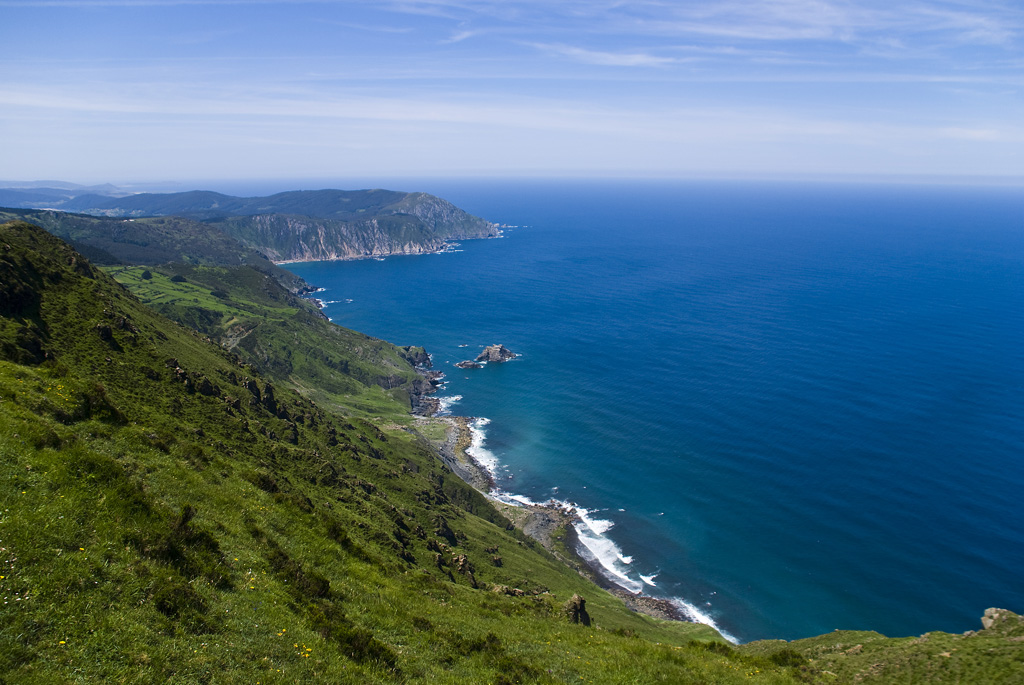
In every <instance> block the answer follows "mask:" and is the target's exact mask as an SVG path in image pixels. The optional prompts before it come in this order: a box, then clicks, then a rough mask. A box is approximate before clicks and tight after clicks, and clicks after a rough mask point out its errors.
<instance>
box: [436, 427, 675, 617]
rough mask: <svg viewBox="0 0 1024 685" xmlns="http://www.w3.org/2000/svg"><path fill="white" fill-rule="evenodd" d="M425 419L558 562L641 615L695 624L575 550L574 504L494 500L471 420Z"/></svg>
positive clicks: (445, 449) (463, 471) (460, 464)
mask: <svg viewBox="0 0 1024 685" xmlns="http://www.w3.org/2000/svg"><path fill="white" fill-rule="evenodd" d="M421 420H432V421H443V422H444V423H445V424H446V429H445V434H446V435H445V441H444V442H443V443H442V444H440V445H437V448H438V453H439V454H440V456H441V459H442V461H444V463H445V464H446V465H447V466H448V467H449V468H450V469H451V470H452V471H453V472H454V473H455V474H456V475H457V476H459V478H461V479H462V480H464V481H466V482H467V483H469V484H470V485H471V486H473V487H474V488H476V489H477V490H479V491H480V492H482V493H483V494H485V495H488V496H489V497H490V500H491V503H492V504H494V506H495V507H497V509H498V510H499V511H500V512H501V513H502V514H504V515H505V517H506V518H508V519H509V520H510V521H511V522H512V523H513V525H515V526H516V527H517V528H519V529H520V530H522V531H523V533H525V534H526V535H528V536H530V537H531V538H533V539H534V540H536V541H537V542H539V543H540V544H541V545H542V546H543V547H544V549H546V550H547V551H548V552H550V553H551V554H553V555H554V556H555V557H556V558H557V559H559V561H561V562H562V563H564V564H566V565H567V566H569V567H570V568H572V569H575V570H576V572H577V573H579V574H580V575H582V576H583V577H584V578H587V579H589V580H591V581H592V582H594V583H595V584H597V585H599V586H600V587H602V588H604V589H605V590H607V591H609V592H610V593H612V594H613V595H615V596H616V597H619V598H620V599H622V600H623V602H625V604H626V606H627V607H629V608H630V609H631V610H633V611H635V612H637V613H642V614H646V615H648V616H653V617H654V618H660V619H665V620H671V621H686V622H692V619H690V618H689V617H688V616H686V615H685V614H684V613H683V612H682V610H681V609H680V608H679V607H678V606H676V605H675V604H673V603H672V602H670V601H669V600H666V599H659V598H657V597H649V596H647V595H644V594H641V593H635V592H630V591H629V590H627V589H625V588H624V587H622V586H621V585H618V584H617V583H614V582H612V581H610V580H608V578H607V577H605V575H604V574H603V573H602V572H601V570H600V568H599V567H598V566H597V565H596V564H595V563H591V562H589V561H587V560H586V559H584V558H583V557H582V556H580V555H579V554H577V553H576V549H577V548H578V545H579V539H578V537H577V535H576V528H575V527H574V526H573V524H574V523H575V522H576V521H578V520H579V518H578V516H577V514H576V511H575V510H574V509H572V508H571V507H567V506H565V505H564V504H562V503H560V502H557V501H555V500H551V501H549V502H547V503H544V504H536V503H524V502H516V503H515V504H510V503H508V502H505V501H502V500H501V499H497V498H495V497H494V496H493V495H492V493H493V491H494V490H495V486H496V484H495V481H494V477H493V476H492V475H491V473H490V471H488V470H487V469H486V468H485V467H484V466H483V465H482V464H480V463H479V462H478V461H476V460H475V459H474V458H473V457H472V455H470V454H469V453H468V452H467V450H468V448H469V447H470V446H471V445H472V442H473V435H472V428H471V427H470V423H471V422H472V421H473V420H474V419H473V418H470V417H464V416H443V417H434V418H432V419H421Z"/></svg>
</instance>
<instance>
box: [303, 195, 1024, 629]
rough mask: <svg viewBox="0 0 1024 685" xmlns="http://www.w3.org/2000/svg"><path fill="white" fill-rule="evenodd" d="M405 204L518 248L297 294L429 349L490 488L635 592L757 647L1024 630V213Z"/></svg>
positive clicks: (1019, 199)
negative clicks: (558, 522)
mask: <svg viewBox="0 0 1024 685" xmlns="http://www.w3.org/2000/svg"><path fill="white" fill-rule="evenodd" d="M416 189H424V190H427V191H429V192H434V193H436V194H439V195H442V196H443V197H446V198H447V199H449V200H451V201H453V202H455V203H456V204H458V205H459V206H461V207H463V208H465V209H467V210H468V211H470V212H472V213H474V214H477V215H480V216H483V217H485V218H487V219H490V220H492V221H497V222H502V223H508V224H515V225H518V226H520V227H519V228H514V229H509V230H507V231H506V233H505V237H504V238H503V239H500V240H486V241H465V242H464V243H463V244H462V246H461V248H460V249H461V250H462V251H460V252H456V253H451V254H442V255H425V256H417V257H395V258H389V259H387V260H386V261H383V262H378V261H373V260H370V261H360V262H338V263H310V264H295V265H290V266H289V268H290V269H291V270H293V271H294V272H295V273H297V274H299V275H301V276H303V277H304V278H306V279H307V280H308V281H309V282H311V283H313V284H315V285H317V286H321V287H324V288H325V289H326V290H325V291H324V292H323V293H321V294H320V295H318V296H319V297H322V298H323V299H324V300H326V301H328V302H331V304H328V306H327V308H326V309H325V312H326V313H327V314H328V315H329V316H330V317H332V319H333V320H334V321H335V322H336V323H339V324H341V325H344V326H348V327H351V328H354V329H357V330H360V331H364V332H366V333H369V334H371V335H374V336H378V337H381V338H385V339H387V340H390V341H392V342H395V343H399V344H418V345H419V344H422V345H424V346H426V347H427V349H428V351H430V352H431V353H432V354H433V359H434V365H435V368H439V369H441V370H443V371H446V372H447V373H448V380H449V381H450V383H449V384H448V386H447V387H446V389H445V391H444V392H443V393H442V394H443V395H445V396H447V397H461V399H460V400H457V401H455V402H454V403H452V404H451V410H452V411H453V413H456V414H461V415H468V416H475V417H486V419H488V421H487V422H481V423H480V424H479V425H478V427H479V428H480V433H479V437H481V438H483V440H484V442H483V445H482V448H481V449H482V450H484V452H482V454H483V456H486V457H489V458H493V459H494V460H495V461H496V463H497V464H499V465H500V466H499V467H498V469H497V475H498V482H499V483H500V486H501V488H502V489H503V490H504V491H506V492H507V493H511V494H515V495H520V496H525V497H528V498H530V499H533V500H537V501H545V500H547V499H549V498H551V497H555V498H557V499H559V500H563V501H568V502H572V503H574V504H576V505H578V506H580V507H582V508H583V509H585V510H586V518H585V520H586V521H587V522H589V524H590V525H589V527H587V526H585V525H584V526H581V532H582V533H583V537H584V539H585V540H586V541H587V544H588V545H589V546H590V547H591V549H592V553H594V554H596V555H597V556H598V557H599V558H600V559H601V560H603V562H604V563H605V565H606V566H607V570H608V573H609V575H611V576H613V577H616V578H617V579H618V581H619V582H620V583H622V584H623V585H625V586H627V587H630V588H632V589H643V591H645V592H647V593H649V594H652V595H656V596H663V597H668V598H676V599H678V600H679V601H680V602H681V604H682V606H684V607H686V608H688V610H689V611H691V612H692V613H693V614H694V615H696V616H699V617H700V618H702V619H703V620H707V621H710V622H713V623H714V624H715V625H717V626H718V627H719V628H721V629H722V630H724V631H726V632H727V633H728V634H729V635H730V636H732V637H734V638H735V639H738V640H742V641H746V640H751V639H757V638H765V637H777V638H786V639H793V638H799V637H805V636H809V635H814V634H820V633H823V632H828V631H831V630H832V629H834V628H849V629H873V630H878V631H881V632H883V633H886V634H889V635H916V634H920V633H923V632H925V631H928V630H947V631H955V632H962V631H964V630H968V629H974V628H977V627H978V618H979V617H980V615H981V613H982V612H983V611H984V609H985V608H987V607H989V606H999V607H1005V608H1008V609H1012V610H1015V611H1024V583H1022V582H1021V575H1020V569H1021V568H1024V514H1022V509H1021V506H1020V501H1021V499H1022V492H1024V392H1022V391H1024V353H1022V341H1024V193H1022V191H1021V190H1019V189H986V188H951V187H931V188H929V187H914V186H891V187H884V186H855V185H845V186H844V185H826V184H821V185H810V184H807V185H792V184H789V185H787V184H768V183H761V184H754V183H738V182H737V183H698V182H690V183H640V182H635V183H611V182H591V183H570V182H559V183H528V182H512V183H507V184H496V183H475V184H474V183H455V182H451V183H439V182H431V183H427V184H420V185H418V186H416ZM347 299H351V300H352V302H351V303H346V302H345V300H347ZM496 342H501V343H504V344H505V345H506V346H508V347H509V348H511V349H512V350H513V351H515V352H518V353H520V354H521V355H522V356H521V357H520V358H518V359H516V360H515V361H513V362H509V363H506V364H503V365H496V364H491V365H489V366H487V367H485V368H483V369H479V370H470V371H462V370H459V369H455V368H453V367H452V366H451V365H452V364H454V363H455V362H457V361H460V360H462V359H467V358H471V357H474V356H475V355H476V354H477V353H478V351H479V348H480V347H481V346H484V345H487V344H491V343H496ZM461 345H466V347H460V346H461Z"/></svg>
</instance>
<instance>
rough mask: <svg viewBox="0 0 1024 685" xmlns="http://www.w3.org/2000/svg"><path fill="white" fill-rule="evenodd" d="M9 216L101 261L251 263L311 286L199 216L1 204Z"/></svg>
mask: <svg viewBox="0 0 1024 685" xmlns="http://www.w3.org/2000/svg"><path fill="white" fill-rule="evenodd" d="M4 221H27V222H30V223H32V224H35V225H36V226H41V227H42V228H45V229H46V230H47V231H49V232H50V233H52V234H53V235H55V236H57V237H59V238H62V239H64V240H67V241H68V242H70V243H72V244H73V245H74V246H75V247H76V248H77V249H78V250H79V251H80V252H82V253H83V254H85V255H87V256H88V257H89V259H90V260H91V261H93V262H95V263H97V264H139V265H144V266H156V265H158V264H167V263H170V262H181V263H183V264H192V265H203V266H242V265H249V266H252V267H253V268H255V269H258V270H259V271H262V272H263V273H266V274H269V275H272V276H273V277H274V278H275V279H277V281H278V282H279V283H281V284H282V285H283V286H284V287H286V288H288V289H289V290H292V291H301V290H305V289H307V288H308V287H309V286H308V285H307V284H306V282H305V281H303V280H302V279H301V278H299V277H298V276H296V275H295V274H293V273H291V272H290V271H286V270H284V269H282V268H281V267H279V266H277V265H275V264H274V263H273V262H271V261H270V260H269V259H267V257H266V255H264V254H262V253H260V252H259V251H258V250H256V249H254V248H251V247H247V246H246V245H243V244H242V243H241V242H240V241H238V240H237V239H235V238H233V237H231V236H230V235H227V234H225V233H224V232H223V231H220V230H218V229H216V228H214V227H212V226H210V225H209V224H205V223H202V222H199V221H195V220H193V219H186V218H182V217H152V218H144V219H109V218H103V217H94V216H85V215H81V214H70V213H68V212H62V211H53V210H38V209H6V210H5V209H0V222H4Z"/></svg>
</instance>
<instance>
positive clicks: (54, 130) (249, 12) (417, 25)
mask: <svg viewBox="0 0 1024 685" xmlns="http://www.w3.org/2000/svg"><path fill="white" fill-rule="evenodd" d="M0 40H2V43H3V45H4V50H3V54H2V56H0V63H2V68H0V142H2V146H3V150H4V152H3V154H2V155H0V178H3V179H22V180H27V179H35V178H59V179H65V180H70V181H76V182H83V183H92V182H103V181H112V182H131V181H157V180H172V179H193V178H204V179H216V178H224V179H228V178H241V179H245V178H296V179H298V178H342V177H360V176H374V177H388V176H395V177H415V176H420V177H445V176H466V175H476V174H479V175H487V176H526V175H535V176H611V177H615V176H702V175H710V176H729V175H794V174H795V175H815V174H868V175H887V176H888V175H904V174H906V175H922V174H939V175H954V176H990V175H994V176H1005V175H1009V176H1024V3H1021V2H1020V0H1014V1H1012V2H1011V1H1006V2H1004V1H1001V0H992V1H987V0H962V1H953V0H946V1H939V0H934V1H930V0H925V1H919V2H917V1H914V0H900V1H898V2H893V1H892V0H886V1H878V0H864V1H861V2H858V1H848V2H843V1H839V0H762V1H760V2H745V1H740V0H724V1H722V2H685V1H682V0H679V1H672V0H649V1H648V0H637V1H633V2H628V1H622V2H616V1H604V0H562V1H559V0H537V1H535V0H504V1H500V2H499V1H490V0H394V1H392V0H374V1H373V2H369V1H367V2H363V1H361V0H308V1H299V0H296V1H292V2H285V1H280V0H279V1H271V0H266V1H261V0H0Z"/></svg>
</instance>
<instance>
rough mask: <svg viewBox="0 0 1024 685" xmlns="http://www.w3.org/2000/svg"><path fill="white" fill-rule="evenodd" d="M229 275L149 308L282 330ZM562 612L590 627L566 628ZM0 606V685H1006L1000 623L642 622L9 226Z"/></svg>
mask: <svg viewBox="0 0 1024 685" xmlns="http://www.w3.org/2000/svg"><path fill="white" fill-rule="evenodd" d="M135 273H136V270H128V271H125V272H124V273H121V274H119V277H122V278H125V280H126V281H127V280H129V279H130V278H134V277H135V276H134V274H135ZM244 274H245V272H244V271H243V272H237V273H232V272H227V271H222V270H218V269H204V268H199V267H195V268H194V269H193V270H192V271H191V272H189V275H191V279H190V278H189V275H185V279H186V280H185V282H184V284H187V285H189V286H190V287H192V288H194V289H193V290H192V291H182V292H181V293H179V294H177V295H174V294H173V291H172V290H171V283H174V284H175V286H182V287H184V284H183V283H182V282H174V281H171V280H170V278H169V277H168V276H167V273H158V272H154V273H153V274H152V275H153V278H152V279H143V278H142V276H141V271H138V278H139V280H144V281H150V280H152V281H156V280H157V279H158V278H164V277H167V282H166V283H163V284H161V288H157V289H156V290H158V291H160V292H163V293H164V295H161V296H167V297H171V298H173V297H178V298H179V299H178V300H177V301H176V302H170V301H165V302H164V304H166V305H167V306H172V307H173V306H178V307H182V308H183V311H184V309H187V307H186V306H185V303H186V302H187V299H188V294H189V292H191V294H192V296H193V298H194V299H195V300H197V301H198V302H197V303H194V304H198V305H199V306H200V308H203V309H206V308H209V310H210V311H212V312H214V313H215V314H216V315H218V316H220V317H222V318H221V323H223V322H224V320H225V319H224V318H223V317H225V316H229V315H230V316H238V317H247V316H252V315H253V312H254V310H260V311H267V312H268V318H269V317H270V313H269V312H275V314H274V316H279V317H281V320H282V321H285V320H287V317H288V316H290V315H292V316H293V315H294V314H297V313H298V310H296V311H295V312H294V313H293V314H288V313H287V310H289V309H290V307H289V300H287V298H281V297H280V296H279V294H275V293H276V291H274V290H273V289H269V290H266V289H264V290H263V291H260V288H264V287H265V286H266V283H267V282H266V281H265V280H263V281H261V280H260V278H258V277H257V276H253V275H251V274H250V275H249V276H245V275H244ZM218 279H220V280H218ZM218 284H219V285H220V288H219V289H220V290H221V291H222V292H223V293H224V294H225V295H226V297H221V296H218V295H214V294H213V290H214V288H213V286H215V285H218ZM140 285H141V284H140ZM140 292H142V290H141V289H140ZM168 293H170V294H168ZM157 294H159V293H155V294H154V302H155V303H156V304H158V305H159V302H157V301H156V300H157V299H158V298H157V297H156V295H157ZM179 295H180V297H179ZM210 298H214V299H216V300H217V301H218V304H216V305H215V304H214V303H213V301H212V300H210ZM292 309H294V308H292ZM197 316H198V315H197ZM338 373H339V374H341V373H342V372H341V371H339V372H338ZM342 375H344V374H342ZM293 376H294V377H295V378H299V377H300V376H301V374H300V373H299V372H293ZM575 594H578V595H581V596H582V597H585V598H586V609H587V610H588V612H589V616H590V617H591V619H592V624H591V625H590V626H585V625H582V624H580V623H571V622H570V621H569V619H568V618H567V616H566V613H565V607H566V605H567V604H570V603H571V599H572V597H573V595H575ZM0 596H2V597H3V599H2V601H3V602H4V603H3V604H2V605H0V682H11V683H15V682H16V683H47V684H49V683H63V682H139V683H143V682H145V683H149V682H172V683H197V682H200V683H201V682H217V683H220V682H227V683H233V682H239V683H242V682H244V683H256V682H259V683H286V682H287V683H295V682H342V683H347V682H351V683H366V682H403V683H416V682H430V683H436V682H439V683H527V682H529V683H535V682H536V683H576V682H587V683H589V682H595V683H655V682H666V683H689V682H693V683H738V682H762V683H792V682H822V683H824V682H829V683H831V682H888V683H898V682H899V683H902V682H1007V683H1010V682H1020V675H1021V673H1022V671H1021V668H1020V667H1021V662H1020V655H1021V649H1020V640H1019V637H1020V635H1021V633H1020V632H1019V628H1018V626H1019V625H1020V621H1019V619H1018V617H1016V615H1013V614H1009V613H1008V612H1007V613H1005V614H1001V615H1000V616H999V617H997V619H995V620H994V622H993V625H992V627H990V628H989V629H988V630H985V631H981V632H979V634H978V635H977V636H969V637H964V636H948V635H944V634H936V633H933V634H929V636H927V639H924V638H916V639H914V640H891V639H887V638H883V637H881V636H877V635H876V634H850V633H834V634H829V635H825V636H820V637H818V638H812V639H811V640H807V641H799V642H794V643H789V644H787V643H780V642H761V643H754V644H752V645H748V646H745V647H742V648H740V649H734V648H731V647H730V646H729V645H727V644H725V643H724V642H723V641H722V640H721V638H720V637H719V636H718V635H717V634H715V633H714V632H713V631H712V630H710V629H709V628H706V627H704V626H698V625H693V624H684V623H672V622H665V621H659V620H656V619H652V618H648V617H645V616H642V615H638V614H635V613H632V612H630V611H628V610H626V609H625V607H624V606H623V605H622V603H621V602H620V601H619V600H618V599H616V598H615V597H613V596H611V595H609V594H607V593H605V592H603V591H601V590H600V589H598V588H597V587H596V586H594V585H592V584H590V583H589V582H587V581H586V580H584V579H583V578H581V577H580V576H579V575H577V574H576V573H574V572H572V571H570V570H569V569H568V568H567V567H566V566H564V565H562V564H560V563H558V562H557V561H556V560H555V559H554V558H553V557H551V556H550V555H549V554H547V553H546V552H545V551H544V550H543V549H542V548H541V547H540V546H539V545H537V544H536V543H534V542H533V541H530V540H528V539H525V538H524V537H523V536H522V535H521V534H520V533H519V532H518V531H516V530H515V529H514V528H512V527H511V526H510V524H509V523H508V521H507V520H506V519H504V518H503V517H502V515H501V514H499V513H498V512H497V511H496V510H495V509H494V508H493V507H492V506H491V505H490V504H489V503H488V501H487V500H486V499H485V498H484V497H483V496H482V495H480V494H479V493H477V492H476V491H474V490H473V489H472V488H470V487H469V486H467V485H466V484H465V483H463V482H462V481H460V480H459V479H457V478H455V477H454V476H453V475H452V474H451V473H450V472H449V471H448V470H447V469H446V468H445V467H444V466H443V465H442V463H441V462H440V460H439V459H438V457H437V456H436V453H435V452H434V451H433V449H432V448H431V447H430V445H429V444H428V443H427V441H426V440H424V439H423V438H421V437H420V436H419V435H417V434H415V433H414V432H411V431H409V430H407V429H405V428H402V427H399V426H395V425H393V422H392V421H391V420H389V419H387V420H384V421H379V422H375V421H372V420H368V419H365V418H360V417H356V416H351V415H346V414H344V413H342V412H340V411H338V410H335V409H331V408H329V407H328V406H325V405H324V404H321V403H320V402H319V401H317V400H315V399H310V398H309V397H304V396H302V395H301V394H299V393H296V392H294V391H293V390H291V389H290V387H289V383H287V382H285V381H278V380H276V377H275V378H271V377H268V376H267V375H264V374H263V373H262V372H261V371H260V370H259V369H258V368H256V367H255V365H254V364H252V365H251V364H247V363H245V362H244V361H243V360H242V359H241V358H240V357H239V356H237V355H235V354H234V353H233V352H231V351H229V350H227V349H224V348H223V347H222V346H220V345H217V344H215V343H213V342H211V341H208V340H207V339H206V336H205V335H203V334H200V333H198V332H196V331H193V330H191V329H189V328H187V327H184V326H180V325H178V324H175V323H173V322H171V321H169V320H168V319H166V318H164V317H163V316H161V315H160V314H159V313H157V312H156V311H154V310H153V309H152V308H150V307H148V306H146V305H144V304H143V303H141V302H140V301H139V300H138V299H137V298H136V297H135V296H133V295H132V294H131V293H130V292H128V291H127V290H125V289H124V288H123V287H121V286H120V285H118V284H117V283H116V282H115V281H114V280H113V279H112V278H110V277H109V276H108V275H107V274H105V273H103V272H102V271H100V270H99V269H97V268H95V267H93V266H92V265H90V264H89V263H88V262H87V261H86V260H84V259H83V258H82V257H81V255H79V254H77V253H75V252H74V251H73V250H72V249H70V248H69V247H68V246H66V245H65V244H63V243H61V242H60V241H59V240H57V239H56V238H54V237H53V236H51V235H49V234H47V233H45V232H44V231H42V230H39V229H37V228H34V227H31V226H28V225H25V224H8V225H3V226H0ZM854 642H856V644H854ZM936 649H941V650H942V651H943V652H949V656H945V655H943V654H942V653H934V652H935V650H936ZM935 663H937V664H938V666H935V665H934V664H935ZM925 678H927V680H925Z"/></svg>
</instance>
